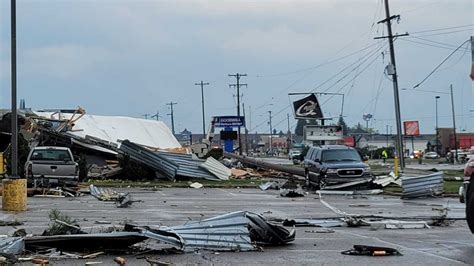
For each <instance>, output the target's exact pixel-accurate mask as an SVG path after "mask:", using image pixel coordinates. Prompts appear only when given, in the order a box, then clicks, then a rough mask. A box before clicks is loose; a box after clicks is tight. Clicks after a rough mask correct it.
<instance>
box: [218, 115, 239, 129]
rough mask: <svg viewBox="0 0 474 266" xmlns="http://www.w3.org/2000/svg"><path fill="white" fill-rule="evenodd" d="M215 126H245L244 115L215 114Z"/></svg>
mask: <svg viewBox="0 0 474 266" xmlns="http://www.w3.org/2000/svg"><path fill="white" fill-rule="evenodd" d="M214 126H215V127H243V126H245V117H243V116H215V117H214Z"/></svg>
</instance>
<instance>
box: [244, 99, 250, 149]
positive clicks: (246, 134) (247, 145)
mask: <svg viewBox="0 0 474 266" xmlns="http://www.w3.org/2000/svg"><path fill="white" fill-rule="evenodd" d="M242 110H243V111H244V120H247V116H245V105H244V103H242ZM244 130H245V153H246V155H247V156H248V155H249V139H248V137H249V135H248V134H249V130H248V129H247V122H245V126H244Z"/></svg>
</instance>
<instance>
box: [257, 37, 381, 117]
mask: <svg viewBox="0 0 474 266" xmlns="http://www.w3.org/2000/svg"><path fill="white" fill-rule="evenodd" d="M380 43H382V41H380V42H377V43H375V44H373V45H369V46H366V47H365V48H363V49H361V50H358V51H356V52H354V53H351V54H349V55H347V56H344V57H341V58H339V59H343V58H347V57H349V56H352V55H355V54H358V53H360V52H362V51H365V50H367V49H368V48H370V47H373V46H375V45H379V44H380ZM379 49H380V48H376V49H373V50H371V51H370V52H368V53H366V54H364V55H363V56H361V58H362V57H366V56H368V55H371V54H373V53H374V51H377V50H379ZM336 61H339V60H338V59H336V60H333V61H332V62H336ZM359 61H360V59H359V60H356V61H354V62H353V63H351V64H350V65H348V66H347V67H345V68H343V69H342V70H341V71H339V72H338V73H336V74H335V75H333V76H331V77H330V78H329V79H328V80H326V81H325V82H323V83H322V84H320V86H323V85H324V84H325V83H327V82H329V81H331V79H333V78H334V77H337V76H338V75H339V74H340V73H342V72H344V71H345V70H346V69H348V68H350V67H351V66H353V65H354V64H356V63H357V62H359ZM310 74H312V72H308V73H305V74H304V75H303V76H301V77H299V78H298V79H296V80H295V81H294V82H292V83H291V84H290V85H289V86H287V87H285V88H284V89H282V90H281V91H279V92H278V94H281V93H282V92H284V91H288V89H289V88H291V87H293V86H294V85H295V84H296V83H298V82H300V81H301V80H303V79H305V78H306V77H307V76H309V75H310ZM317 88H318V87H317ZM317 88H315V90H316V89H317ZM269 102H270V101H266V102H265V103H264V104H262V105H260V106H257V107H256V108H255V111H258V110H259V109H261V108H263V107H265V106H266V105H267V104H268V103H269Z"/></svg>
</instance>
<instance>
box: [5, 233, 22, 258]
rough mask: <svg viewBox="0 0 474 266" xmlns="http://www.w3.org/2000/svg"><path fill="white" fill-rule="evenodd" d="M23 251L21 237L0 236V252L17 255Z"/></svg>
mask: <svg viewBox="0 0 474 266" xmlns="http://www.w3.org/2000/svg"><path fill="white" fill-rule="evenodd" d="M23 251H25V241H24V240H23V238H22V237H2V238H0V253H2V254H9V255H17V254H21V253H23Z"/></svg>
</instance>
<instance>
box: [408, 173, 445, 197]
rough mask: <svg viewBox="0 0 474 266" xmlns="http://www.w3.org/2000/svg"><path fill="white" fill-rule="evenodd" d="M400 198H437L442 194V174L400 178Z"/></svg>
mask: <svg viewBox="0 0 474 266" xmlns="http://www.w3.org/2000/svg"><path fill="white" fill-rule="evenodd" d="M401 180H402V188H403V192H402V198H418V197H428V196H439V195H441V194H442V193H443V172H436V173H433V174H430V175H423V176H416V177H402V178H401Z"/></svg>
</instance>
